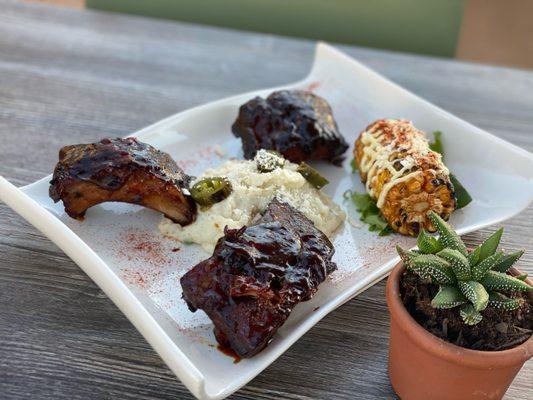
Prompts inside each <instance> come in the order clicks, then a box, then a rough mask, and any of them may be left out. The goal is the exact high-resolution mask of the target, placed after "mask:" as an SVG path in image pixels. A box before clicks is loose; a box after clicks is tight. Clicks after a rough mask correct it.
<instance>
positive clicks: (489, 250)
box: [478, 228, 503, 262]
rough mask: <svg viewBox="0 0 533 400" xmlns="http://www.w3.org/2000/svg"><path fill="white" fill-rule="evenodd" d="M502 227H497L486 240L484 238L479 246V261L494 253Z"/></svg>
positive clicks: (500, 236)
mask: <svg viewBox="0 0 533 400" xmlns="http://www.w3.org/2000/svg"><path fill="white" fill-rule="evenodd" d="M502 233H503V228H500V229H498V230H497V231H496V232H494V233H493V234H492V235H490V236H489V237H488V238H487V240H485V241H484V242H483V243H482V244H481V246H480V251H481V253H480V254H479V261H478V262H481V261H483V260H484V259H486V258H487V257H490V256H492V255H493V254H494V253H496V249H497V248H498V245H499V244H500V239H501V238H502Z"/></svg>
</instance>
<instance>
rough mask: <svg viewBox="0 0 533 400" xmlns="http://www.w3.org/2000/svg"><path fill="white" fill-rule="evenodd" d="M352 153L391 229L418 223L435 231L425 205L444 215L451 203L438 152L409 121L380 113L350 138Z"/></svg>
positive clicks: (413, 228)
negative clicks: (379, 118)
mask: <svg viewBox="0 0 533 400" xmlns="http://www.w3.org/2000/svg"><path fill="white" fill-rule="evenodd" d="M354 157H355V161H356V163H357V166H358V169H359V173H360V175H361V180H362V181H363V183H365V185H366V190H367V192H368V193H369V194H370V196H371V197H372V198H374V199H375V200H376V203H377V206H378V208H379V209H380V211H381V213H382V215H383V217H384V218H385V219H386V220H387V222H388V224H389V225H390V226H391V228H392V229H394V230H395V231H397V232H399V233H402V234H404V235H412V236H414V235H417V234H418V232H419V231H420V229H422V228H424V229H425V230H427V231H429V232H434V231H435V227H434V226H433V224H432V222H431V221H430V220H429V218H428V217H427V213H428V211H430V210H433V211H434V212H436V213H437V214H439V215H440V216H441V217H442V218H443V219H445V220H447V219H448V218H449V216H450V214H451V213H452V212H453V210H454V209H455V207H456V198H455V192H454V188H453V185H452V183H451V181H450V176H449V175H450V173H449V171H448V169H447V168H446V167H445V166H444V164H443V162H442V157H441V155H440V154H438V153H436V152H434V151H432V150H431V149H430V148H429V143H428V140H427V138H426V136H425V134H424V132H422V131H421V130H419V129H417V128H415V127H414V126H413V124H412V123H411V122H410V121H407V120H396V119H382V120H378V121H376V122H374V123H373V124H371V125H369V126H368V127H367V128H366V129H365V130H364V131H363V132H362V133H361V134H360V135H359V138H358V139H357V140H356V142H355V149H354Z"/></svg>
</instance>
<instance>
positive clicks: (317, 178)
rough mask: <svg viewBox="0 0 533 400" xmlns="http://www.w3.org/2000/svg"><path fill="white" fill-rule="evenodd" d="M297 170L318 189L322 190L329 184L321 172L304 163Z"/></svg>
mask: <svg viewBox="0 0 533 400" xmlns="http://www.w3.org/2000/svg"><path fill="white" fill-rule="evenodd" d="M296 170H297V171H298V172H299V173H300V174H302V176H303V177H304V178H305V179H307V182H309V183H310V184H311V185H312V186H314V187H315V188H316V189H321V188H323V187H324V186H326V185H327V184H328V183H329V181H328V180H327V179H326V178H324V177H323V176H322V175H320V172H318V171H317V170H316V169H314V168H313V167H311V166H310V165H309V164H306V163H304V162H302V163H300V165H298V168H297V169H296Z"/></svg>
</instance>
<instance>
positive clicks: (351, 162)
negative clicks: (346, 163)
mask: <svg viewBox="0 0 533 400" xmlns="http://www.w3.org/2000/svg"><path fill="white" fill-rule="evenodd" d="M350 167H352V174H355V173H356V172H357V171H358V170H359V168H358V167H357V163H356V162H355V158H353V159H352V161H350Z"/></svg>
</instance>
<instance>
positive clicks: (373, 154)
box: [359, 119, 449, 208]
mask: <svg viewBox="0 0 533 400" xmlns="http://www.w3.org/2000/svg"><path fill="white" fill-rule="evenodd" d="M386 122H387V123H388V124H389V125H391V126H394V125H396V126H398V127H399V128H402V133H403V134H404V135H405V136H404V138H403V141H402V140H401V139H400V137H399V135H395V136H394V137H393V139H392V141H391V142H390V143H389V144H387V145H383V144H381V141H380V137H381V136H382V135H384V134H385V132H384V131H383V130H382V129H380V126H379V124H378V123H375V124H373V125H372V126H370V127H369V129H368V130H366V131H364V132H363V133H362V134H361V142H362V143H363V144H364V148H363V156H362V158H361V161H360V163H359V169H360V171H361V172H362V173H363V174H366V183H365V187H366V190H367V192H368V194H369V195H370V196H372V197H373V198H375V199H376V202H377V206H378V208H381V207H382V206H383V203H384V202H385V199H386V197H387V193H388V192H389V191H390V190H391V189H392V188H393V187H394V186H396V185H398V184H399V183H402V182H405V181H408V180H410V179H412V178H413V177H415V176H418V175H421V174H423V171H422V170H420V169H419V170H415V171H411V172H409V171H410V170H411V168H413V167H416V166H417V165H418V160H419V159H420V158H423V157H425V156H428V155H429V154H430V153H432V154H433V157H435V158H436V161H437V164H438V170H439V172H442V173H445V174H447V175H448V174H449V171H448V169H447V168H446V167H445V166H444V164H443V163H442V159H441V156H440V154H437V153H435V152H433V151H432V150H431V149H430V148H429V143H428V140H427V138H426V137H425V135H424V132H422V131H420V130H418V129H416V128H415V127H414V126H413V124H412V123H411V122H410V121H406V120H394V119H388V120H386ZM398 152H402V153H405V154H406V156H405V157H404V158H403V159H398V158H396V157H395V155H396V154H397V153H398ZM391 155H394V156H393V157H391ZM396 163H399V166H398V169H396V168H395V167H394V164H396ZM384 170H388V171H389V173H390V175H391V176H390V179H389V181H388V182H387V183H386V184H384V185H383V187H382V188H381V191H380V192H379V193H376V190H375V188H376V187H377V186H378V185H375V182H376V181H377V180H378V179H379V174H380V173H381V172H382V171H384Z"/></svg>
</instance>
